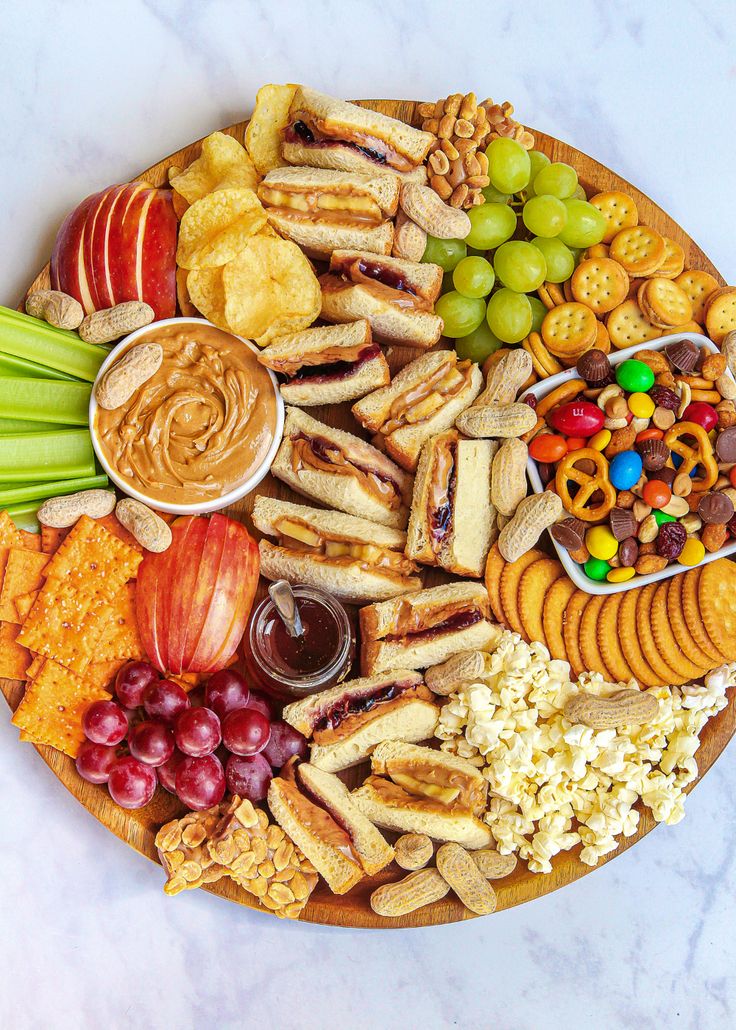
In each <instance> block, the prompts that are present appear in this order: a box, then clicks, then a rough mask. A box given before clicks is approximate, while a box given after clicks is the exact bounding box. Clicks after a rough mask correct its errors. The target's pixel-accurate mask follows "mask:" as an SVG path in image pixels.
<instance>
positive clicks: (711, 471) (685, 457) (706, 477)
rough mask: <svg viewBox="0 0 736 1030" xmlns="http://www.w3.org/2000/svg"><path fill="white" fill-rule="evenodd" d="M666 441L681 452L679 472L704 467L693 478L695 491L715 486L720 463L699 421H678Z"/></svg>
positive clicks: (670, 430) (668, 433)
mask: <svg viewBox="0 0 736 1030" xmlns="http://www.w3.org/2000/svg"><path fill="white" fill-rule="evenodd" d="M687 436H692V437H694V439H695V441H696V446H695V447H693V446H692V445H691V444H688V443H685V440H684V439H683V437H687ZM664 442H665V443H666V445H667V446H668V447H669V449H670V450H671V451H672V452H673V453H674V454H679V455H680V457H681V458H682V464H681V465H680V467H679V468H678V470H677V471H678V474H682V473H684V474H685V475H688V476H689V475H690V473H691V472H692V471H693V469H696V468H698V466H700V467H701V468H702V470H703V475H702V477H701V478H699V479H693V489H692V492H693V493H702V492H703V491H704V490H710V489H711V487H713V486H715V483H716V480H717V479H718V463H717V461H716V459H715V458H714V457H713V445H712V444H711V442H710V440H709V439H708V434H707V433H706V431H705V430H704V429H703V427H702V426H699V425H698V424H697V422H676V423H675V425H674V426H671V427H670V428H669V429H668V430H667V432H666V433H665V434H664ZM577 453H581V452H579V451H578V452H577Z"/></svg>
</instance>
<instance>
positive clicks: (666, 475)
mask: <svg viewBox="0 0 736 1030" xmlns="http://www.w3.org/2000/svg"><path fill="white" fill-rule="evenodd" d="M676 475H677V472H676V471H675V469H671V468H669V467H668V466H667V465H665V466H664V468H661V469H654V470H653V471H652V472H650V473H649V475H648V476H647V478H648V479H659V480H660V482H662V483H666V484H667V486H668V487H669V488H670V490H671V489H672V484H673V483H674V481H675V476H676Z"/></svg>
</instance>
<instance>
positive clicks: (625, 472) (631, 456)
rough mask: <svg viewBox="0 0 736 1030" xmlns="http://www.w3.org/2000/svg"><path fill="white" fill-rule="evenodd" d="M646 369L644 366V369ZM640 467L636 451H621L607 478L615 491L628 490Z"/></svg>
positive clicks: (640, 363) (612, 462)
mask: <svg viewBox="0 0 736 1030" xmlns="http://www.w3.org/2000/svg"><path fill="white" fill-rule="evenodd" d="M624 364H625V365H627V364H628V362H627V361H625V362H624ZM637 364H638V365H642V364H643V362H641V361H638V362H637ZM647 367H648V366H647V365H644V368H647ZM642 467H643V466H642V460H641V455H640V454H638V453H637V452H636V451H621V453H620V454H617V455H616V456H615V457H614V458H612V459H611V463H610V465H609V466H608V478H609V479H610V480H611V482H612V483H613V485H614V486H615V487H616V489H617V490H629V489H631V487H632V486H633V485H634V484H635V483H636V482H637V481H638V479H639V476H640V475H641V470H642Z"/></svg>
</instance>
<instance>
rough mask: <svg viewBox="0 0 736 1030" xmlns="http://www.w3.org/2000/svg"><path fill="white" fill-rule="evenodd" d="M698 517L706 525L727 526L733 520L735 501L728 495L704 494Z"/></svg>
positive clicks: (699, 503) (699, 505) (700, 502)
mask: <svg viewBox="0 0 736 1030" xmlns="http://www.w3.org/2000/svg"><path fill="white" fill-rule="evenodd" d="M698 515H700V517H701V519H702V520H703V522H705V523H714V524H716V525H725V524H726V523H727V522H730V521H731V519H732V518H733V501H732V500H731V498H730V497H729V496H728V494H721V493H716V492H713V493H707V494H704V495H703V496H702V497H701V498H700V501H699V502H698Z"/></svg>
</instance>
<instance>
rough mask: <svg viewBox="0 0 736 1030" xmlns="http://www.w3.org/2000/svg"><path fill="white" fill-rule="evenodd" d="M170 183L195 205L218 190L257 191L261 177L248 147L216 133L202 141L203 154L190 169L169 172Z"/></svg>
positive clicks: (173, 169) (171, 169) (220, 133)
mask: <svg viewBox="0 0 736 1030" xmlns="http://www.w3.org/2000/svg"><path fill="white" fill-rule="evenodd" d="M169 183H170V185H171V187H172V188H173V189H174V190H176V192H177V193H179V194H180V195H181V196H182V197H183V198H184V200H186V201H187V202H188V203H189V204H193V203H194V202H195V201H197V200H201V199H202V197H206V196H207V194H208V193H213V192H214V191H215V190H224V189H232V188H234V187H242V188H243V189H247V190H254V189H255V188H256V186H257V185H258V173H257V172H256V170H255V168H254V166H253V162H252V161H251V159H250V156H249V154H248V151H247V150H246V149H245V147H243V146H242V145H241V144H240V143H238V141H237V140H236V139H233V137H232V136H228V135H227V134H226V133H224V132H213V133H212V134H211V135H209V136H208V137H207V138H206V139H203V140H202V153H201V155H200V156H199V157H198V158H197V160H196V161H193V162H192V163H191V164H190V165H189V167H188V168H186V169H185V170H184V171H182V170H181V169H179V168H170V169H169Z"/></svg>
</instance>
